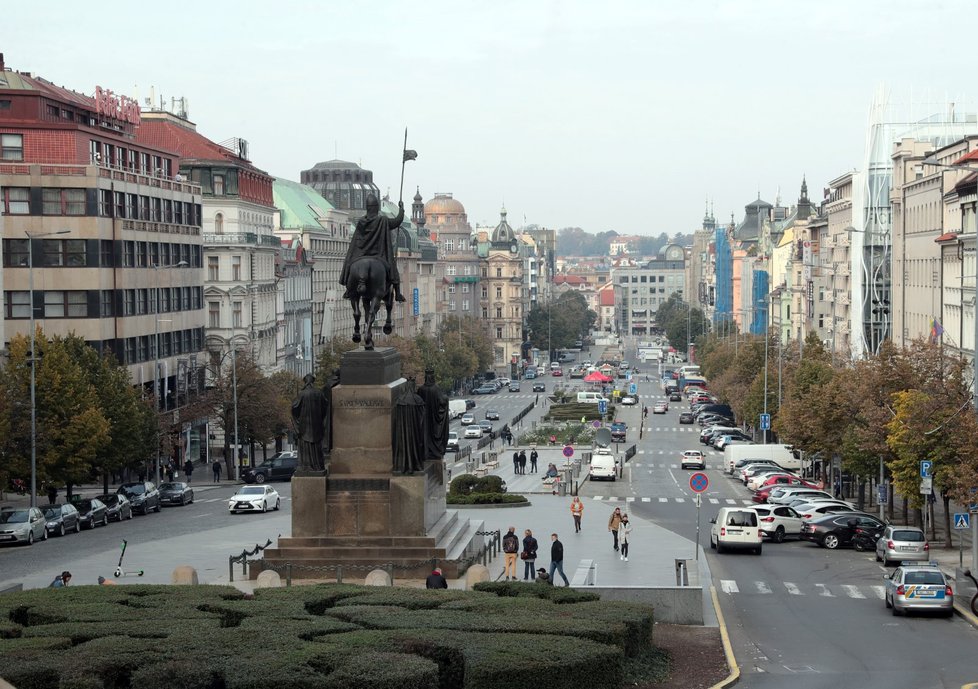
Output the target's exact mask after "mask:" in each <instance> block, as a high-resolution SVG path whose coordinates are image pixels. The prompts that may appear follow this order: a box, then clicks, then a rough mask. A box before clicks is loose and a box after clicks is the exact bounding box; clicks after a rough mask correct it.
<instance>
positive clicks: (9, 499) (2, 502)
mask: <svg viewBox="0 0 978 689" xmlns="http://www.w3.org/2000/svg"><path fill="white" fill-rule="evenodd" d="M207 478H208V480H207V481H206V482H204V481H201V482H200V483H191V484H190V487H191V488H193V489H194V493H200V492H206V491H209V490H212V489H214V488H220V487H222V486H228V485H238V484H239V483H240V481H221V482H220V483H212V482H211V481H210V476H208V477H207ZM164 483H166V481H164ZM120 485H121V484H109V493H115V492H116V491H117V490H118V489H119V486H120ZM102 488H103V486H102V484H101V483H98V484H94V483H92V484H85V485H83V486H72V490H71V492H72V494H73V495H79V496H81V497H85V498H89V497H95V496H96V495H103V494H104V493H105V491H103V490H102ZM55 502H56V503H63V502H66V494H65V492H64V490H59V491H58V498H57V500H55ZM30 503H31V496H30V493H25V494H24V495H19V494H17V493H12V492H7V493H4V494H3V499H0V507H27V506H28V505H30ZM47 504H48V496H47V493H41V492H38V494H37V506H38V507H44V506H45V505H47Z"/></svg>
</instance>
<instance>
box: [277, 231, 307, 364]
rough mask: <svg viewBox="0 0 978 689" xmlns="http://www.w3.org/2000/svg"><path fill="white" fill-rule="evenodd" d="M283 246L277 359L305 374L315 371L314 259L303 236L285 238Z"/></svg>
mask: <svg viewBox="0 0 978 689" xmlns="http://www.w3.org/2000/svg"><path fill="white" fill-rule="evenodd" d="M281 241H282V250H281V252H279V257H278V261H277V265H276V270H275V273H276V275H277V276H278V280H279V291H278V296H279V309H278V310H279V312H280V313H281V314H282V322H283V324H282V328H281V329H280V331H279V342H278V351H279V354H278V360H279V362H280V367H281V368H282V369H283V370H285V371H289V372H290V373H292V374H293V375H294V376H296V377H297V378H302V377H303V376H304V375H306V374H307V373H312V372H313V371H314V368H315V361H314V360H313V347H312V342H313V337H312V267H313V264H312V261H311V260H310V259H309V255H308V254H307V252H306V249H305V247H304V246H303V245H302V238H301V237H298V236H293V237H292V238H290V239H282V240H281Z"/></svg>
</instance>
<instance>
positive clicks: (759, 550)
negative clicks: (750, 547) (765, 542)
mask: <svg viewBox="0 0 978 689" xmlns="http://www.w3.org/2000/svg"><path fill="white" fill-rule="evenodd" d="M762 550H763V546H757V547H756V548H754V554H755V555H760V554H761V551H762Z"/></svg>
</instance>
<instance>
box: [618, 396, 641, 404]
mask: <svg viewBox="0 0 978 689" xmlns="http://www.w3.org/2000/svg"><path fill="white" fill-rule="evenodd" d="M621 404H622V406H623V407H633V406H635V405H636V404H638V398H636V397H635V396H634V395H625V396H624V397H622V398H621Z"/></svg>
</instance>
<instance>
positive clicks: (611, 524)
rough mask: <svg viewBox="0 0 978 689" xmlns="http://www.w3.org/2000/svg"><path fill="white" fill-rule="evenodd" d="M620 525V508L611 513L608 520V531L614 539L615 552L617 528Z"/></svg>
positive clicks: (616, 550)
mask: <svg viewBox="0 0 978 689" xmlns="http://www.w3.org/2000/svg"><path fill="white" fill-rule="evenodd" d="M620 524H621V508H620V507H616V508H615V511H614V512H612V513H611V518H610V519H609V520H608V531H610V532H611V535H612V536H613V537H614V539H615V552H616V553H617V552H618V526H619V525H620Z"/></svg>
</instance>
